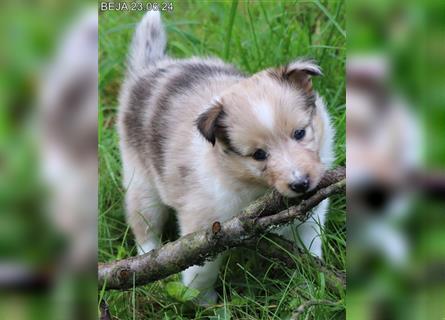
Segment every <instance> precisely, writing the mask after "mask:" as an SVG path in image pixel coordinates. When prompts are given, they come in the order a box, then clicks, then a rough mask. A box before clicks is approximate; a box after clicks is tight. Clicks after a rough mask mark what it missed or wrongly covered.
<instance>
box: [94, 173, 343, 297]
mask: <svg viewBox="0 0 445 320" xmlns="http://www.w3.org/2000/svg"><path fill="white" fill-rule="evenodd" d="M345 176H346V172H345V168H337V169H335V170H330V171H328V172H326V174H325V176H324V177H323V179H322V181H321V182H320V183H319V185H318V186H317V188H315V190H313V191H312V192H310V193H308V194H305V195H304V196H302V197H299V198H292V199H288V198H284V197H282V196H281V195H280V194H279V193H278V192H276V191H271V192H269V193H267V194H266V195H265V196H263V197H261V198H260V199H258V200H256V201H254V202H253V203H252V204H251V205H249V206H248V207H247V208H246V209H245V210H243V211H242V212H241V214H239V215H238V216H236V217H234V218H232V219H230V220H228V221H226V222H224V223H220V222H218V221H215V222H214V223H213V224H212V226H209V228H208V229H207V230H205V229H204V230H201V231H198V232H194V233H191V234H188V235H186V236H183V237H181V238H179V239H178V240H176V241H173V242H169V243H166V244H165V245H164V246H162V247H161V248H158V249H155V250H152V251H150V252H148V253H146V254H144V255H141V256H137V257H131V258H128V259H123V260H119V261H113V262H109V263H103V264H99V268H98V269H99V270H98V278H99V286H101V287H102V286H104V285H105V287H106V289H130V288H132V287H133V286H140V285H144V284H147V283H150V282H153V281H156V280H159V279H163V278H165V277H168V276H170V275H172V274H175V273H177V272H179V271H182V270H184V269H186V268H188V267H190V266H192V265H201V264H203V263H204V262H205V261H206V260H209V259H211V258H214V257H215V256H217V255H218V254H219V253H221V252H223V251H225V250H227V249H229V248H233V247H238V246H240V245H242V244H243V243H245V242H246V241H249V240H250V239H253V238H255V237H257V236H258V235H260V234H263V233H264V232H267V231H268V230H270V229H271V228H272V227H276V226H279V225H283V224H286V223H290V222H292V221H293V220H294V219H296V218H298V219H299V220H301V221H304V220H305V219H307V218H308V216H309V212H310V210H311V209H312V208H314V207H315V206H317V205H318V204H319V203H320V202H321V201H323V200H324V199H326V198H327V197H329V196H331V195H333V194H336V193H341V192H344V191H345V186H346V181H345ZM277 212H278V213H277Z"/></svg>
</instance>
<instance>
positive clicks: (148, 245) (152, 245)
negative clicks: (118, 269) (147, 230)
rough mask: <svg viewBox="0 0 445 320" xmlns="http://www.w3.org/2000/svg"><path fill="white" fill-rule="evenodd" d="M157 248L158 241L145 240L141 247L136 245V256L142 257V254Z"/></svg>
mask: <svg viewBox="0 0 445 320" xmlns="http://www.w3.org/2000/svg"><path fill="white" fill-rule="evenodd" d="M157 247H159V241H156V240H147V241H146V242H144V243H143V244H142V245H140V246H139V245H138V255H139V256H140V255H143V254H144V253H147V252H150V251H151V250H153V249H156V248H157Z"/></svg>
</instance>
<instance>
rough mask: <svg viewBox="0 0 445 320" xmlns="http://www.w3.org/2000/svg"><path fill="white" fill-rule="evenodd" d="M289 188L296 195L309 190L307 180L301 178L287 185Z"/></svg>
mask: <svg viewBox="0 0 445 320" xmlns="http://www.w3.org/2000/svg"><path fill="white" fill-rule="evenodd" d="M289 188H290V189H291V190H292V191H295V192H297V193H302V192H306V191H307V189H309V178H303V179H301V180H297V181H294V182H292V183H289Z"/></svg>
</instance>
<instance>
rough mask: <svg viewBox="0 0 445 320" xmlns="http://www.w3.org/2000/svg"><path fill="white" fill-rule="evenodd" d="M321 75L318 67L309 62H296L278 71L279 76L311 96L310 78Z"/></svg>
mask: <svg viewBox="0 0 445 320" xmlns="http://www.w3.org/2000/svg"><path fill="white" fill-rule="evenodd" d="M320 75H322V72H321V69H320V67H319V66H318V65H317V64H315V63H314V62H313V61H311V60H296V61H294V62H292V63H290V64H288V65H286V66H284V67H283V68H281V69H279V76H280V77H282V79H284V80H286V81H289V82H291V83H292V84H293V85H294V86H296V87H298V88H300V89H302V90H303V91H304V92H305V93H307V94H312V77H313V76H320Z"/></svg>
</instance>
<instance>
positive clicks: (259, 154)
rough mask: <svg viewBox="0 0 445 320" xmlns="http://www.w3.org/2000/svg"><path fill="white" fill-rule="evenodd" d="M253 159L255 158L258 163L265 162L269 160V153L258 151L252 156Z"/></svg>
mask: <svg viewBox="0 0 445 320" xmlns="http://www.w3.org/2000/svg"><path fill="white" fill-rule="evenodd" d="M252 158H254V159H255V160H257V161H264V160H266V159H267V152H266V151H264V150H263V149H257V150H256V151H255V153H254V154H253V155H252Z"/></svg>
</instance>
